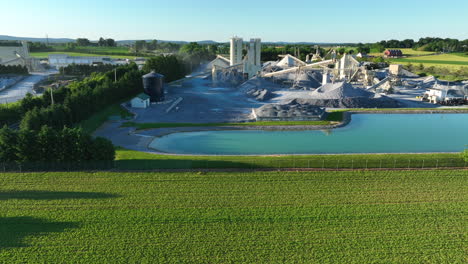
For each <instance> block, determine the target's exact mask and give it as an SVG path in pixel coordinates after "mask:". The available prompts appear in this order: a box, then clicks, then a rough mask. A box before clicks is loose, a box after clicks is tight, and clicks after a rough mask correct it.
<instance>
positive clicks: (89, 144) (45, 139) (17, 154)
mask: <svg viewBox="0 0 468 264" xmlns="http://www.w3.org/2000/svg"><path fill="white" fill-rule="evenodd" d="M114 158H115V150H114V146H113V145H112V143H111V142H110V141H108V140H106V139H103V138H99V137H98V138H95V139H93V138H92V137H91V136H90V135H88V134H86V133H84V132H83V131H82V130H81V129H78V128H66V127H65V128H63V129H60V130H55V129H52V128H50V127H47V126H43V127H41V129H40V130H39V131H31V130H20V131H16V130H12V129H10V128H8V127H7V126H4V127H3V128H1V129H0V161H2V162H17V161H19V162H36V161H40V162H45V163H49V162H81V161H109V160H114Z"/></svg>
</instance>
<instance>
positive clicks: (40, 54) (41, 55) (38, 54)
mask: <svg viewBox="0 0 468 264" xmlns="http://www.w3.org/2000/svg"><path fill="white" fill-rule="evenodd" d="M30 54H31V56H32V57H36V58H48V57H49V55H51V54H67V55H69V56H84V57H98V56H105V57H110V58H114V59H135V56H132V55H130V54H128V55H105V54H104V55H102V54H98V53H86V52H70V51H50V52H47V51H45V52H31V53H30Z"/></svg>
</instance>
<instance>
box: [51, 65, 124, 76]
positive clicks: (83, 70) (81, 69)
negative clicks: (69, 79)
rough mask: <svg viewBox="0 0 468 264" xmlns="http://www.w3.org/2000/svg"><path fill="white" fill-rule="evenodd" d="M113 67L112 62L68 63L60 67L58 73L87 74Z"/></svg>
mask: <svg viewBox="0 0 468 264" xmlns="http://www.w3.org/2000/svg"><path fill="white" fill-rule="evenodd" d="M114 68H115V66H114V65H112V64H98V65H88V64H70V65H68V66H66V67H61V68H60V74H65V75H86V76H89V75H91V74H92V73H93V72H107V71H111V70H113V69H114Z"/></svg>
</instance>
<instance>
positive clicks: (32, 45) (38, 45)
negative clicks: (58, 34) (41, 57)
mask: <svg viewBox="0 0 468 264" xmlns="http://www.w3.org/2000/svg"><path fill="white" fill-rule="evenodd" d="M28 47H29V51H30V52H39V51H54V48H53V47H52V46H49V45H47V44H46V43H43V42H28Z"/></svg>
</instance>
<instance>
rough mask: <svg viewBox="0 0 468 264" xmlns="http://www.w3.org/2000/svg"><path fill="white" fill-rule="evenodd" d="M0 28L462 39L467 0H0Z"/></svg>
mask: <svg viewBox="0 0 468 264" xmlns="http://www.w3.org/2000/svg"><path fill="white" fill-rule="evenodd" d="M0 10H1V15H0V35H13V36H24V37H45V35H46V34H48V35H49V37H53V38H58V37H68V38H78V37H86V38H89V39H93V40H94V39H98V38H99V37H100V36H103V37H109V38H114V39H117V40H123V39H164V40H186V41H195V40H216V41H227V40H228V39H229V38H230V37H231V36H233V35H238V36H243V37H244V38H250V37H260V38H262V40H263V41H291V42H299V41H309V42H374V41H379V40H382V39H405V38H413V39H418V38H420V37H425V36H439V37H451V38H458V39H468V0H445V1H440V0H439V1H434V0H406V1H402V0H393V1H375V0H352V1H343V0H341V1H323V0H321V1H315V0H295V1H284V0H281V1H279V0H269V1H266V0H237V1H233V0H231V1H229V2H228V1H223V0H171V1H167V0H77V1H67V0H65V1H64V0H14V1H11V0H0Z"/></svg>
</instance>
